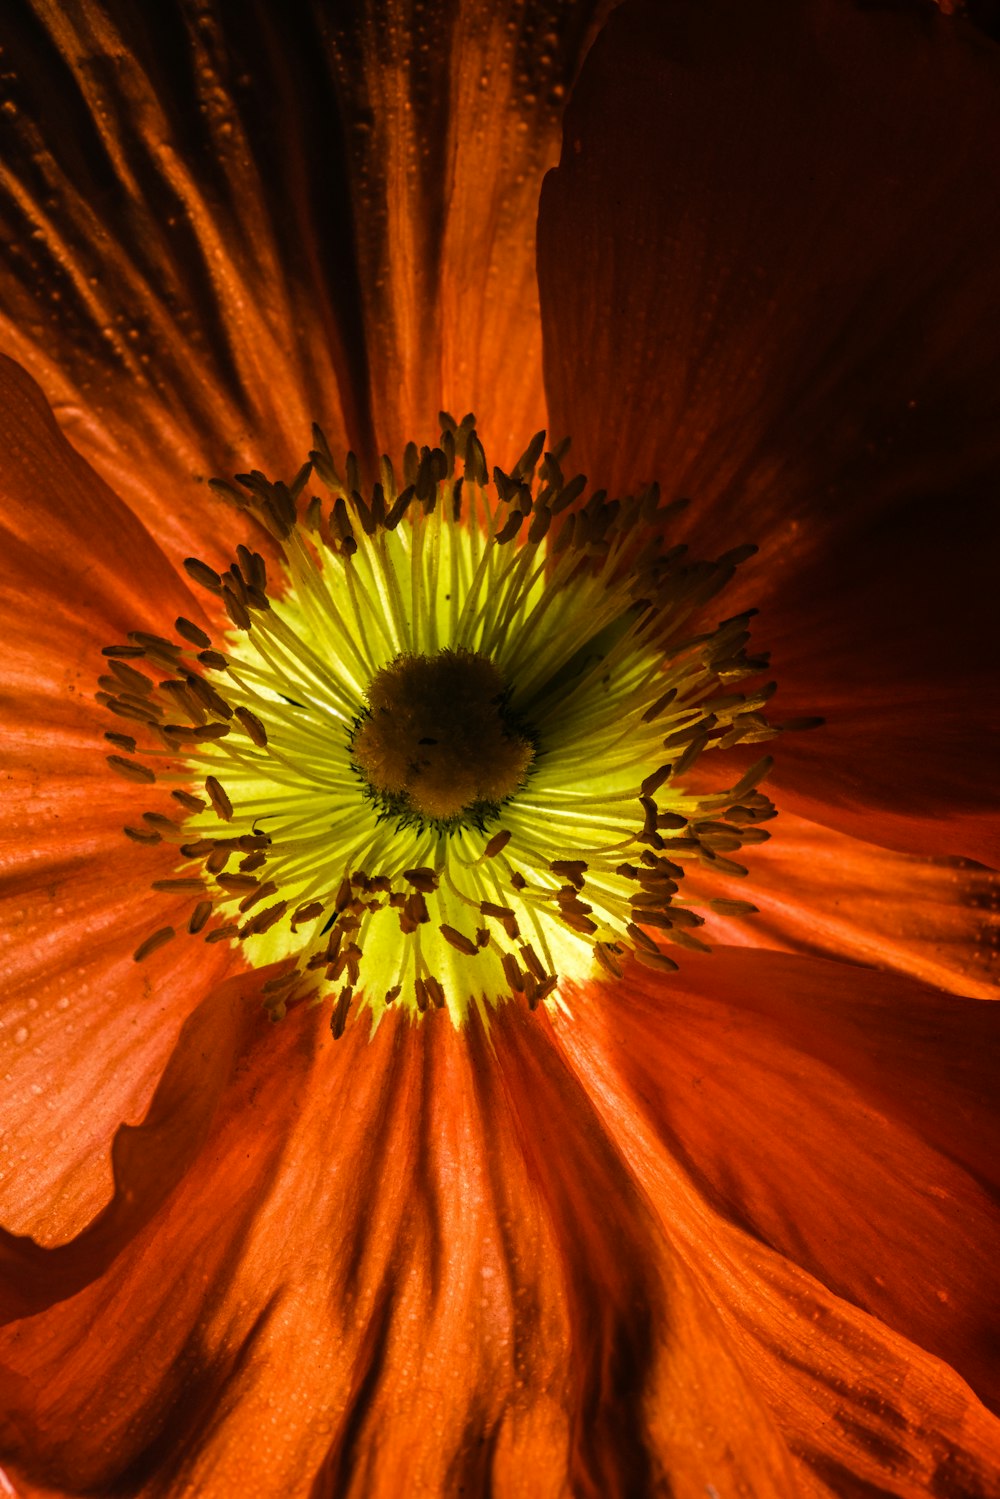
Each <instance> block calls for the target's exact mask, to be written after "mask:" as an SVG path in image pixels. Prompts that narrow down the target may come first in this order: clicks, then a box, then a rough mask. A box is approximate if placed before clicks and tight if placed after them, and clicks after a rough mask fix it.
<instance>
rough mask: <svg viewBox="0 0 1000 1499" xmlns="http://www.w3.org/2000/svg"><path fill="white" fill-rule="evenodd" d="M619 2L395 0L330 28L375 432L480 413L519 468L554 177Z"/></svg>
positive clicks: (536, 388)
mask: <svg viewBox="0 0 1000 1499" xmlns="http://www.w3.org/2000/svg"><path fill="white" fill-rule="evenodd" d="M609 9H610V5H609V3H608V0H587V3H586V4H583V5H575V6H573V7H569V8H566V7H563V8H554V7H550V6H544V5H541V4H539V3H537V0H529V3H527V4H521V5H516V6H515V5H512V4H507V3H504V4H501V5H498V4H497V3H496V0H461V3H460V4H457V5H453V6H433V5H432V6H423V7H420V8H419V9H413V8H412V7H409V6H406V5H403V4H400V3H392V4H390V5H388V6H383V7H381V8H380V9H378V10H377V11H374V10H372V8H371V7H354V11H355V14H354V15H352V16H351V18H350V19H349V20H348V21H346V22H342V23H340V24H339V25H338V27H337V28H336V29H334V30H333V32H332V34H331V40H332V44H333V51H334V59H335V68H336V75H337V79H338V83H339V86H340V91H341V99H342V108H343V110H344V117H345V124H346V129H347V134H348V140H349V142H350V145H351V152H350V155H349V158H348V162H349V176H350V182H351V190H352V208H353V216H354V229H355V237H356V244H357V255H358V263H359V267H360V270H361V298H362V309H363V314H364V323H365V346H366V350H367V355H368V363H369V370H370V376H371V401H372V407H373V410H374V412H375V421H376V429H377V436H378V441H379V443H380V445H381V447H382V448H383V449H384V450H386V451H388V452H389V453H392V454H394V453H396V452H398V451H400V450H401V448H402V445H403V444H404V443H405V442H407V441H408V440H410V439H416V440H418V441H419V440H427V439H428V437H430V436H432V435H434V434H436V432H437V413H438V410H439V408H440V407H441V406H444V407H445V408H446V409H448V410H451V411H453V412H454V414H455V416H456V417H460V416H461V415H462V414H463V413H464V412H466V411H469V410H473V411H475V413H476V415H477V417H478V419H479V425H480V428H481V430H482V432H483V434H484V437H485V440H486V444H487V451H488V453H489V456H490V458H491V460H494V461H496V462H498V463H501V464H511V463H513V462H515V461H516V459H517V458H518V457H519V456H520V453H521V450H522V449H523V447H524V446H525V444H526V442H527V438H528V436H529V435H530V434H531V433H532V432H534V431H535V430H536V429H538V428H540V427H544V426H545V425H546V422H545V402H544V395H543V391H542V375H541V329H540V325H539V316H538V291H537V286H536V280H535V219H536V215H537V210H538V190H539V186H540V183H541V179H542V175H543V173H544V172H545V170H546V168H547V167H549V166H551V165H552V164H553V163H554V161H555V159H556V155H557V152H558V143H559V128H560V117H561V112H562V105H563V101H564V98H565V94H566V90H567V87H568V85H569V84H570V82H571V81H572V78H573V76H574V74H575V72H576V69H577V66H578V63H579V59H580V57H581V56H582V55H583V52H584V50H585V48H586V45H587V43H588V42H589V40H590V37H591V36H592V34H593V29H594V27H595V25H596V24H597V23H599V21H600V20H601V19H603V17H604V15H606V14H607V11H608V10H609Z"/></svg>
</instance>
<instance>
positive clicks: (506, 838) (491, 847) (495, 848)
mask: <svg viewBox="0 0 1000 1499" xmlns="http://www.w3.org/2000/svg"><path fill="white" fill-rule="evenodd" d="M512 837H513V834H512V833H511V831H510V829H509V828H501V829H500V831H499V833H494V834H493V837H492V838H491V839H490V841H489V842H488V843H487V845H486V847H485V848H484V849H483V858H484V859H494V858H496V856H497V854H499V853H501V852H502V850H503V849H505V848H506V847H507V845H508V843H509V842H510V840H511V838H512Z"/></svg>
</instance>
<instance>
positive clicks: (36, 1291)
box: [0, 970, 273, 1323]
mask: <svg viewBox="0 0 1000 1499" xmlns="http://www.w3.org/2000/svg"><path fill="white" fill-rule="evenodd" d="M269 971H272V972H273V970H269ZM262 976H263V977H266V974H264V972H263V970H262V973H261V975H255V976H254V978H253V979H252V980H248V979H247V978H246V977H245V976H242V975H241V976H238V977H235V978H232V979H230V980H228V981H227V982H226V983H225V984H223V985H222V986H221V987H219V988H217V989H216V990H215V992H214V993H211V994H210V995H208V996H207V997H206V998H205V999H203V1000H202V1002H201V1004H199V1005H198V1007H197V1009H195V1010H194V1012H193V1013H192V1014H191V1015H190V1016H189V1018H188V1019H187V1021H186V1023H185V1025H184V1027H183V1029H182V1030H181V1033H180V1037H179V1039H178V1042H177V1046H176V1047H175V1049H174V1051H173V1054H172V1056H171V1059H170V1062H169V1065H168V1066H167V1068H166V1070H165V1071H164V1073H163V1076H162V1078H161V1079H160V1082H159V1085H158V1086H157V1089H156V1092H155V1094H154V1096H153V1099H152V1102H151V1104H150V1106H149V1110H148V1112H147V1113H146V1116H145V1118H144V1119H143V1121H142V1123H141V1124H139V1125H122V1126H121V1127H120V1128H119V1130H118V1131H117V1133H116V1135H115V1139H114V1144H113V1146H112V1151H111V1164H112V1171H113V1178H114V1194H113V1196H112V1198H111V1201H110V1202H109V1203H108V1205H107V1206H106V1207H105V1208H104V1209H103V1211H102V1212H100V1213H99V1214H98V1215H97V1217H96V1218H95V1219H94V1220H93V1222H91V1223H89V1224H88V1225H87V1227H86V1228H85V1229H84V1230H83V1231H82V1232H81V1233H80V1234H78V1235H77V1237H76V1238H74V1239H71V1240H70V1241H69V1242H68V1243H65V1244H59V1245H56V1246H54V1247H51V1248H44V1247H42V1246H41V1245H39V1244H38V1243H37V1242H35V1241H34V1240H33V1239H31V1238H29V1237H26V1236H19V1235H16V1234H12V1233H9V1232H8V1231H7V1230H5V1229H0V1262H2V1264H3V1289H2V1291H0V1320H2V1321H3V1322H5V1323H6V1322H10V1321H12V1320H15V1319H18V1318H23V1317H26V1316H27V1317H31V1316H33V1315H34V1314H36V1313H37V1312H39V1311H42V1310H44V1309H46V1308H48V1307H51V1306H54V1305H61V1304H62V1303H63V1302H65V1301H66V1300H67V1299H68V1298H70V1297H73V1296H75V1295H76V1294H77V1293H78V1292H79V1291H80V1290H81V1288H83V1287H86V1286H89V1285H91V1284H92V1283H93V1282H95V1281H96V1280H98V1279H99V1278H100V1277H101V1276H103V1275H104V1274H105V1273H106V1272H107V1270H108V1267H109V1266H111V1265H113V1264H114V1263H115V1261H116V1259H117V1258H118V1256H119V1255H120V1254H121V1253H122V1251H123V1249H124V1248H125V1247H126V1246H127V1245H128V1244H130V1243H131V1242H132V1241H133V1240H134V1239H135V1237H136V1236H137V1235H138V1234H140V1233H141V1232H142V1229H143V1228H144V1226H145V1225H146V1224H147V1223H148V1222H149V1221H150V1220H151V1219H153V1218H154V1217H155V1216H156V1214H157V1213H158V1211H159V1210H160V1209H161V1207H162V1205H163V1203H164V1202H166V1201H168V1200H169V1198H170V1195H171V1193H172V1192H173V1191H174V1189H175V1188H176V1186H177V1184H178V1183H179V1182H180V1181H182V1180H183V1178H184V1176H185V1174H186V1172H187V1171H188V1169H189V1168H190V1166H191V1164H192V1162H193V1161H194V1160H195V1159H197V1157H198V1154H199V1152H200V1151H201V1150H202V1148H203V1146H204V1143H205V1140H206V1137H207V1134H208V1130H209V1127H210V1126H211V1123H212V1120H213V1118H214V1116H215V1114H216V1111H217V1108H218V1105H219V1100H220V1096H221V1094H222V1090H223V1089H224V1088H225V1086H226V1084H227V1082H228V1081H229V1079H230V1077H231V1075H232V1072H233V1068H234V1066H235V1063H236V1060H237V1057H238V1055H239V1053H240V1048H241V1045H243V1044H245V1037H246V1033H247V1031H248V1029H249V1028H251V1027H252V1028H254V1029H259V1027H260V1025H261V1023H264V1024H266V1022H262V1021H261V1016H260V1010H259V1007H256V1006H255V1005H254V1004H253V1003H252V1002H248V999H247V991H248V988H250V989H251V990H252V992H254V993H255V994H257V995H259V990H260V982H261V977H262ZM95 1081H96V1079H95Z"/></svg>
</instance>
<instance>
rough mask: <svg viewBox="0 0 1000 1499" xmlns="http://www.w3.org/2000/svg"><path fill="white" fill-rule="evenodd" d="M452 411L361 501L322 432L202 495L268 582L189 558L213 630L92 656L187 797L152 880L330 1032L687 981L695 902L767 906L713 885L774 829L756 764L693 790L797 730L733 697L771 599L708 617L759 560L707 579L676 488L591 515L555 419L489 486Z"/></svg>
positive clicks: (167, 814)
mask: <svg viewBox="0 0 1000 1499" xmlns="http://www.w3.org/2000/svg"><path fill="white" fill-rule="evenodd" d="M441 423H442V432H441V439H440V444H439V445H438V446H436V447H434V448H428V447H424V448H421V449H419V450H418V449H417V447H416V446H415V445H414V444H412V443H410V444H409V445H408V446H407V448H406V451H405V454H404V459H403V472H402V483H401V484H400V483H398V481H397V477H396V474H395V472H394V470H393V467H392V465H391V463H390V462H389V460H388V458H383V459H382V460H381V465H380V476H379V480H378V482H377V483H375V484H374V485H373V487H372V488H371V490H370V493H369V496H368V498H363V496H362V481H361V475H360V471H359V466H358V463H357V460H356V458H355V457H354V455H353V454H348V455H347V460H346V465H345V469H344V474H343V476H342V475H341V473H340V471H339V470H338V469H337V467H336V466H335V463H334V460H333V457H332V455H331V453H330V450H329V447H328V445H327V443H326V440H325V438H324V436H323V433H322V432H321V431H320V429H319V428H315V429H314V441H315V449H314V451H313V452H311V453H310V455H309V461H308V462H307V463H306V464H304V465H303V467H302V468H301V469H300V471H299V473H298V474H297V475H296V476H295V478H294V480H293V481H292V482H291V483H290V484H285V483H280V482H279V483H272V482H271V481H270V480H268V479H267V478H265V477H264V475H263V474H261V473H257V472H254V473H251V474H244V475H240V476H238V478H237V482H236V483H235V484H230V483H227V482H224V481H212V488H213V489H214V490H215V491H216V492H217V493H218V494H220V495H222V496H223V497H224V498H225V499H226V500H228V501H229V502H231V503H232V504H233V505H234V506H236V507H237V508H238V509H239V511H240V512H241V513H242V514H243V515H244V517H245V518H246V519H247V521H248V522H252V523H254V524H256V525H257V526H258V527H260V528H262V529H263V531H264V532H265V533H266V534H267V536H268V537H269V538H270V543H271V548H270V550H271V553H272V555H273V556H274V557H275V558H276V561H272V562H271V564H270V569H271V571H272V573H276V576H275V577H274V578H273V579H272V578H269V567H268V564H266V563H265V559H264V556H263V555H262V553H261V552H259V551H255V550H252V549H251V548H250V547H248V546H242V545H241V546H239V547H238V548H237V555H236V559H235V561H234V562H233V564H232V566H231V567H230V568H229V569H228V571H226V572H224V573H219V572H216V571H215V569H214V568H212V567H210V566H208V564H207V563H205V562H202V561H200V560H198V559H196V558H189V559H188V560H187V562H186V563H185V567H186V569H187V572H188V574H189V576H190V577H191V578H192V579H193V580H194V582H195V583H197V584H199V585H200V586H201V587H203V588H204V589H206V590H207V591H208V593H209V594H211V595H212V597H213V600H214V601H215V605H214V607H215V609H216V610H217V612H218V615H219V618H220V625H221V632H220V634H219V636H218V638H217V639H216V640H213V639H212V638H211V637H210V636H209V635H208V633H207V632H206V631H205V630H203V629H202V628H201V627H200V626H199V625H197V624H195V623H194V622H192V621H190V620H187V619H184V618H181V619H178V620H177V621H176V624H175V631H176V636H177V638H176V639H168V638H166V637H165V636H159V635H153V634H149V633H146V632H143V631H134V632H132V633H130V634H129V636H128V642H127V644H123V645H114V646H108V647H106V648H105V651H104V655H105V657H107V658H108V660H107V675H105V676H102V677H101V679H100V682H99V687H100V691H99V693H98V700H99V701H100V702H101V703H103V704H104V705H105V706H106V707H107V708H108V709H109V710H110V711H111V712H112V713H114V714H115V715H116V716H117V717H118V718H120V719H124V720H127V721H128V729H129V732H128V733H125V732H109V733H108V734H107V735H106V736H105V737H106V738H107V739H108V740H110V741H111V744H112V746H113V747H114V750H115V753H114V754H112V755H109V756H108V763H109V765H110V766H111V767H112V768H113V769H114V770H115V771H117V772H118V773H119V774H120V775H122V776H124V777H125V778H126V779H129V780H131V781H136V782H142V783H146V784H148V785H150V786H153V785H154V784H155V785H156V786H157V787H158V788H162V789H163V790H164V791H165V792H166V794H167V795H168V796H169V798H170V800H169V801H168V802H165V803H164V804H163V805H162V806H161V808H160V809H158V810H150V811H148V812H145V813H144V814H143V815H142V818H141V822H140V823H139V824H137V825H136V826H133V827H127V828H126V829H125V833H126V835H127V837H129V838H130V839H132V840H134V841H136V842H138V843H141V844H150V845H152V844H158V845H167V846H169V847H170V850H171V854H170V857H171V866H172V867H171V868H170V870H169V872H166V873H165V874H164V876H163V877H162V878H160V879H157V880H154V881H153V888H154V889H155V890H158V891H162V892H164V893H168V894H171V895H174V896H176V895H184V896H189V897H190V900H191V906H192V910H191V914H190V918H189V920H188V922H187V930H188V932H189V933H190V934H192V935H193V936H199V937H200V938H201V939H202V940H204V941H207V942H228V943H231V944H233V945H234V946H236V947H239V948H240V949H241V950H242V952H243V955H244V957H245V959H246V961H247V962H248V963H249V964H251V965H252V966H254V967H261V966H264V965H265V964H271V963H275V962H280V963H281V964H282V970H281V971H280V973H279V974H278V976H277V977H274V978H271V979H269V980H268V981H267V982H266V983H265V984H264V1003H265V1007H266V1009H267V1011H268V1013H269V1015H270V1016H271V1018H272V1019H275V1020H277V1019H280V1018H282V1017H283V1016H284V1015H285V1013H286V1011H287V1010H288V1008H289V1007H290V1006H291V1005H297V1004H299V1003H300V1002H308V1003H310V1004H316V1003H320V1002H321V1001H323V1000H324V999H326V998H329V999H330V1001H331V1004H332V1015H331V1026H332V1030H333V1034H334V1036H339V1035H341V1034H342V1033H343V1031H344V1027H345V1024H346V1022H347V1019H348V1015H349V1013H350V1012H351V1011H352V1008H353V1011H354V1012H355V1013H358V1012H360V1011H361V1010H362V1009H364V1008H366V1007H367V1008H368V1009H369V1010H370V1011H371V1016H372V1020H373V1023H377V1022H378V1020H379V1019H380V1018H381V1016H382V1015H383V1014H384V1013H385V1011H386V1009H387V1008H388V1007H390V1006H391V1007H394V1008H396V1009H406V1010H408V1011H409V1012H410V1014H411V1017H413V1018H414V1019H416V1018H418V1017H419V1016H421V1015H422V1014H423V1013H425V1012H426V1011H428V1010H430V1009H440V1008H446V1009H447V1010H448V1011H449V1013H450V1015H451V1017H452V1019H453V1021H454V1022H455V1023H456V1024H461V1023H462V1022H463V1021H464V1020H465V1018H466V1017H467V1015H468V1013H469V1009H470V1006H472V1007H475V1008H476V1009H477V1010H478V1011H479V1012H480V1013H482V1014H484V1015H485V1014H486V1013H487V1011H488V1009H489V1007H491V1006H494V1005H496V1004H498V1003H500V1002H501V1001H503V1000H509V999H512V998H513V999H517V1000H519V1001H520V1002H522V1003H526V1004H527V1005H528V1007H529V1008H531V1009H532V1010H534V1009H535V1008H537V1006H539V1005H540V1004H544V1005H547V1006H549V1007H552V1006H561V1007H562V1008H563V1009H568V1008H569V996H570V993H571V991H572V989H573V988H574V987H575V986H578V985H580V984H582V983H585V982H586V981H588V980H590V979H592V978H594V977H599V978H604V979H618V978H621V977H622V975H623V972H624V969H625V966H626V964H627V963H628V962H630V961H634V962H637V963H639V964H640V965H643V966H645V967H646V968H651V969H654V970H657V971H660V972H669V971H673V970H675V969H676V967H677V964H676V962H675V961H674V959H673V958H672V957H671V956H670V955H669V953H668V952H666V951H665V950H664V949H665V948H666V947H668V946H669V947H671V948H673V949H676V948H678V947H679V948H686V949H695V950H698V951H707V950H708V949H707V948H706V945H705V943H704V942H703V941H702V939H701V937H700V936H699V935H697V933H698V931H699V929H700V928H701V927H702V926H703V925H704V921H705V917H704V916H703V915H701V914H699V911H698V910H697V909H696V907H701V908H702V909H706V908H712V909H715V910H716V911H719V912H721V913H724V914H726V915H730V916H742V915H749V914H751V913H753V911H754V910H755V907H754V906H753V905H751V904H750V903H749V902H747V901H739V900H731V899H727V898H724V897H722V898H719V897H713V896H712V894H711V880H712V877H713V876H716V875H722V876H734V875H745V874H746V868H745V866H744V865H742V864H740V863H738V862H736V861H735V860H734V859H733V857H732V855H733V854H734V853H736V852H738V851H739V850H740V849H741V847H743V846H744V845H746V844H751V843H760V842H763V841H764V840H765V839H766V838H767V837H768V832H767V830H766V829H765V828H764V827H762V826H761V824H762V823H764V822H766V821H767V820H768V819H770V818H771V817H773V816H774V815H775V811H774V807H773V806H772V804H771V802H770V801H769V800H768V798H767V797H766V796H765V795H764V794H763V793H762V792H761V791H760V790H759V789H758V786H759V783H760V782H761V781H762V779H763V778H764V776H765V775H766V774H767V771H768V770H769V768H770V765H771V760H770V758H769V757H767V756H765V757H764V758H763V759H761V760H759V761H758V762H757V763H756V764H755V765H753V766H752V768H751V769H749V770H748V771H747V772H746V773H745V774H744V775H743V776H742V777H741V778H740V779H739V780H738V781H737V783H736V784H735V785H733V786H731V787H730V788H729V789H728V790H725V791H712V792H705V791H699V790H695V789H692V788H691V787H690V786H688V785H686V784H685V779H684V778H685V775H686V773H687V772H689V771H690V770H691V769H692V767H693V766H694V765H695V763H696V761H697V760H698V759H699V757H701V756H702V755H703V754H705V753H707V752H710V751H711V750H714V749H720V748H721V749H727V748H730V747H731V746H733V745H737V744H748V743H751V744H752V743H757V742H760V741H763V740H767V739H770V738H772V737H773V736H774V735H775V734H776V733H777V732H778V729H777V728H776V727H775V726H774V725H772V724H771V723H769V722H768V720H767V719H766V717H765V716H764V713H763V711H762V710H763V709H764V707H765V704H766V702H767V700H768V699H769V697H770V696H771V694H772V692H773V691H774V683H772V682H767V683H766V684H764V685H763V686H750V687H749V688H748V689H746V690H744V691H738V690H736V687H737V684H739V683H741V682H743V681H744V680H745V679H747V678H752V677H757V678H758V679H759V678H760V674H761V673H762V672H764V671H765V669H766V666H767V657H766V656H761V655H750V654H748V650H747V647H748V643H749V633H748V629H747V626H748V622H749V619H750V617H751V614H752V612H753V611H750V612H748V613H744V614H740V615H737V616H735V617H733V618H731V619H726V620H723V621H722V622H721V623H718V624H716V625H714V626H713V627H710V628H705V627H704V621H703V618H702V615H703V612H704V610H705V608H706V606H707V605H708V604H709V603H710V601H711V600H712V599H713V598H714V597H715V596H716V595H717V594H718V593H719V592H720V590H721V589H722V588H723V587H724V586H725V585H726V583H727V582H728V581H729V580H730V578H731V577H732V575H733V572H734V570H735V568H736V566H737V565H738V564H739V563H740V562H741V561H743V560H744V559H745V558H746V557H748V556H749V555H751V554H752V553H753V551H754V550H755V548H754V547H752V546H742V547H737V548H735V549H734V550H732V551H729V552H727V553H725V555H723V556H721V557H719V558H717V559H716V560H715V561H712V562H699V561H691V560H690V559H689V558H688V556H687V551H686V548H685V547H684V546H683V545H671V544H670V542H669V540H668V531H669V527H670V523H671V521H672V520H673V518H674V517H675V516H676V514H677V512H678V510H679V509H680V508H681V506H683V505H684V504H685V503H686V502H685V501H674V502H673V503H669V504H664V503H663V502H662V501H661V497H660V490H659V487H658V486H657V485H656V484H651V485H650V486H648V487H647V488H646V489H644V490H643V491H642V492H641V493H639V494H634V495H628V496H626V497H625V498H623V499H620V500H616V499H609V498H608V496H607V493H606V492H605V491H604V490H597V491H596V492H594V493H592V494H590V496H589V498H584V496H585V491H586V487H587V481H586V480H585V479H584V478H583V476H580V475H578V476H576V477H574V478H571V479H569V480H567V479H566V478H565V477H564V475H563V471H562V468H561V463H562V461H563V459H564V458H565V455H566V452H567V449H568V443H563V444H561V445H560V446H559V447H557V448H556V449H555V451H553V452H546V451H545V450H544V438H545V434H544V433H538V434H536V436H535V437H534V438H532V440H531V442H530V443H529V445H528V447H527V449H526V451H525V452H524V454H523V455H522V457H521V458H520V460H519V461H518V463H517V464H516V465H515V466H514V468H513V470H512V471H511V472H510V473H504V472H503V471H502V470H501V469H499V468H494V469H493V473H492V480H491V479H490V477H489V470H488V468H487V461H486V455H485V453H484V451H483V447H482V444H481V442H480V440H479V437H478V435H477V433H476V430H475V425H474V419H473V418H472V417H471V416H467V417H465V418H464V419H463V420H462V422H460V423H456V422H455V421H454V420H453V419H452V418H451V417H449V416H448V415H447V414H446V413H442V415H441ZM313 475H315V476H316V478H317V479H318V480H319V481H320V484H321V485H322V486H323V487H324V488H325V491H326V494H325V495H319V494H307V486H308V485H309V481H310V478H311V477H312V476H313ZM265 550H267V548H266V547H265ZM223 611H224V615H225V622H224V623H222V615H223ZM803 726H804V725H803ZM123 727H124V725H123ZM706 881H707V883H708V889H707V892H706V891H705V890H700V889H698V888H697V887H698V886H699V885H702V884H705V882H706ZM176 935H177V934H176V931H175V928H173V927H163V928H161V929H160V930H158V931H155V932H153V933H152V934H151V935H150V936H149V937H148V938H147V939H146V940H145V941H144V942H143V943H142V944H141V945H140V946H139V948H137V949H136V952H135V955H134V956H135V958H136V960H137V961H140V962H141V961H142V960H144V959H145V958H147V957H148V956H149V955H150V954H151V953H153V952H154V951H156V950H157V949H158V948H160V947H161V946H163V945H164V944H165V943H166V942H168V941H170V940H171V939H172V938H174V937H175V936H176Z"/></svg>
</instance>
